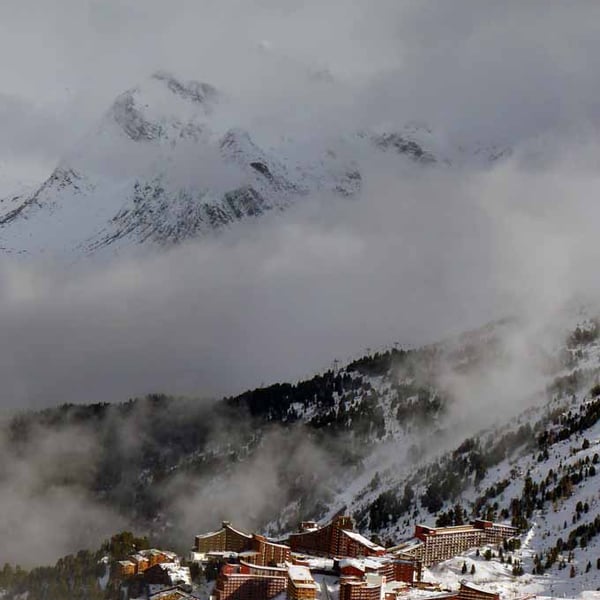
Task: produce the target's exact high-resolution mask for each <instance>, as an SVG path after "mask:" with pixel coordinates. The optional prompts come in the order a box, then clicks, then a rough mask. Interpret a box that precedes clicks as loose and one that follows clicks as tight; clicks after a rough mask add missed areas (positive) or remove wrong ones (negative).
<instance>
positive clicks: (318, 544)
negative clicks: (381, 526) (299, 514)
mask: <svg viewBox="0 0 600 600" xmlns="http://www.w3.org/2000/svg"><path fill="white" fill-rule="evenodd" d="M307 525H308V526H307ZM288 543H289V545H290V548H291V549H292V552H304V553H306V554H316V555H319V556H350V557H359V556H382V555H383V554H385V548H383V547H382V546H379V545H378V544H375V543H373V542H372V541H371V540H369V539H367V538H366V537H364V536H362V535H361V534H360V533H357V532H355V531H354V524H353V522H352V518H351V517H349V516H345V515H341V516H337V517H335V518H334V519H333V521H331V523H329V524H327V525H325V526H324V527H319V528H315V527H314V523H313V522H312V521H311V522H308V523H303V524H302V525H301V528H300V531H299V532H297V533H292V534H291V535H290V537H289V539H288Z"/></svg>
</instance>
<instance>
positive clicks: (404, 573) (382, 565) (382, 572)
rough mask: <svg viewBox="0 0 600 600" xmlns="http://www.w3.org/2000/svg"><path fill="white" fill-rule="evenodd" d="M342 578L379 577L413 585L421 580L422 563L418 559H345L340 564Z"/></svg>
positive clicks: (386, 557)
mask: <svg viewBox="0 0 600 600" xmlns="http://www.w3.org/2000/svg"><path fill="white" fill-rule="evenodd" d="M338 569H339V573H340V577H342V578H343V577H346V578H348V577H355V578H357V579H363V578H364V577H366V576H367V575H379V576H382V577H385V579H386V581H388V582H390V581H398V582H403V583H408V584H413V583H414V582H415V581H418V580H420V579H421V568H420V563H419V561H418V560H416V559H414V558H413V559H397V558H393V559H390V557H389V556H384V557H381V558H363V559H358V558H344V559H342V560H340V561H339V562H338Z"/></svg>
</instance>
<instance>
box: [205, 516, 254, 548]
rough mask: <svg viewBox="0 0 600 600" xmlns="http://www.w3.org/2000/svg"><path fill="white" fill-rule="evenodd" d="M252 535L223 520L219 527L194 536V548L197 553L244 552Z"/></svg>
mask: <svg viewBox="0 0 600 600" xmlns="http://www.w3.org/2000/svg"><path fill="white" fill-rule="evenodd" d="M251 540H252V536H251V535H250V534H249V533H244V532H243V531H240V530H239V529H235V528H234V527H232V526H231V523H230V522H229V521H223V523H222V525H221V529H219V530H218V531H212V532H210V533H204V534H201V535H197V536H196V543H195V549H196V552H198V553H199V554H207V553H208V552H244V550H247V549H248V548H249V547H250V542H251Z"/></svg>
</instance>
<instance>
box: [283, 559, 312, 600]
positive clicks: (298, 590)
mask: <svg viewBox="0 0 600 600" xmlns="http://www.w3.org/2000/svg"><path fill="white" fill-rule="evenodd" d="M318 591H319V588H318V586H317V584H316V582H315V580H314V579H313V577H312V575H311V574H310V570H309V569H308V567H301V566H299V565H288V580H287V598H288V600H315V599H316V597H317V592H318Z"/></svg>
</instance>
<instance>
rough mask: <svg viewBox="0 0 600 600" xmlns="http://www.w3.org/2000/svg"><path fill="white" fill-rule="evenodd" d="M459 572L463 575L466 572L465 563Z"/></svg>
mask: <svg viewBox="0 0 600 600" xmlns="http://www.w3.org/2000/svg"><path fill="white" fill-rule="evenodd" d="M460 572H461V573H462V574H463V575H464V574H465V573H466V572H467V563H466V562H463V565H462V569H461V570H460Z"/></svg>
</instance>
